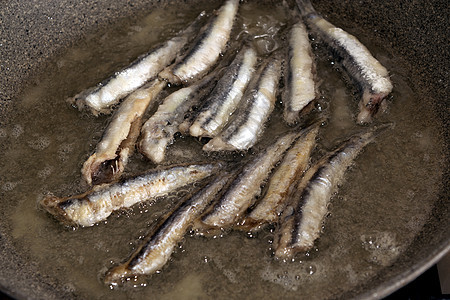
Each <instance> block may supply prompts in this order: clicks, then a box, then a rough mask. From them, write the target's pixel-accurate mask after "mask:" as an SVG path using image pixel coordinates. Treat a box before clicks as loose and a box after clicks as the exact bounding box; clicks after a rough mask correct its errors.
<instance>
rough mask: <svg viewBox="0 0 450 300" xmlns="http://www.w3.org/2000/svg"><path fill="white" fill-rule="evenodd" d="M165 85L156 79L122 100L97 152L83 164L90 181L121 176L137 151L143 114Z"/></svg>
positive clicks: (100, 181)
mask: <svg viewBox="0 0 450 300" xmlns="http://www.w3.org/2000/svg"><path fill="white" fill-rule="evenodd" d="M164 86H165V82H164V81H160V80H158V79H155V80H154V81H152V82H150V83H148V84H146V85H145V86H143V87H141V88H139V89H137V90H136V91H134V92H133V93H131V94H130V95H129V96H128V97H127V98H125V100H124V101H123V102H122V103H121V105H120V107H119V109H118V110H117V111H116V113H115V114H114V116H113V119H112V120H111V122H110V123H109V125H108V127H107V128H106V131H105V133H104V135H103V137H102V139H101V141H100V142H99V143H98V144H97V149H96V150H95V153H94V154H92V155H91V156H90V157H89V158H88V160H87V161H86V162H85V163H84V164H83V168H82V170H81V173H82V175H83V177H84V179H85V180H86V182H87V183H88V184H101V183H108V182H112V181H115V180H117V179H118V178H119V177H120V175H121V174H122V172H123V170H124V168H125V165H126V164H127V161H128V158H129V157H130V155H131V154H132V153H133V152H134V148H135V144H136V140H137V138H138V136H139V132H140V130H141V126H142V116H143V115H144V113H145V111H146V110H147V108H148V107H149V106H150V105H152V104H153V103H152V102H154V100H155V99H156V96H157V95H158V94H159V92H160V91H161V90H162V89H163V88H164Z"/></svg>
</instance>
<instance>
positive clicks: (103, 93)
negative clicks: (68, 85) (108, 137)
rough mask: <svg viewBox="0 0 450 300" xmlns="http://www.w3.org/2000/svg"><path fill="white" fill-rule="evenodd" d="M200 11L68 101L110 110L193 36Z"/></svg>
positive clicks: (197, 25)
mask: <svg viewBox="0 0 450 300" xmlns="http://www.w3.org/2000/svg"><path fill="white" fill-rule="evenodd" d="M204 15H205V13H204V12H202V13H201V14H200V15H199V16H198V17H197V19H196V20H195V21H194V22H193V23H192V24H191V25H190V26H189V27H187V28H186V29H185V30H184V31H182V32H181V33H180V34H179V35H177V36H175V37H173V38H172V39H170V40H168V41H166V42H165V43H163V44H161V45H159V46H157V47H156V48H154V49H153V50H151V51H150V52H148V53H147V54H144V55H142V56H140V57H139V58H138V59H137V60H135V61H134V62H132V63H131V64H130V65H129V66H128V67H126V68H125V69H123V70H122V71H120V72H117V73H116V74H115V75H113V76H111V77H110V78H108V79H106V80H105V81H104V82H102V83H101V84H99V85H97V86H95V87H92V88H89V89H87V90H86V91H83V92H81V93H79V94H77V95H75V96H74V97H73V98H69V99H68V101H69V102H72V103H74V104H75V105H76V106H77V107H78V108H79V109H82V108H85V107H86V108H88V109H90V111H91V112H92V113H93V114H94V115H98V114H100V113H104V114H108V113H110V112H111V106H112V105H114V104H116V103H118V102H119V100H120V99H122V98H123V97H125V96H126V95H128V94H129V93H131V92H132V91H134V90H135V89H137V88H139V87H140V86H142V85H143V84H144V83H146V82H147V81H149V80H151V79H152V78H154V77H155V76H156V75H157V74H158V72H160V71H161V70H162V69H163V68H164V67H166V66H167V65H169V64H170V63H171V62H172V61H173V60H174V59H175V58H176V56H177V54H179V52H180V50H181V49H182V48H183V47H184V46H185V45H186V44H187V43H188V42H189V41H191V40H193V38H194V37H195V35H196V33H197V32H198V30H199V29H200V27H201V25H202V22H201V20H202V19H203V16H204Z"/></svg>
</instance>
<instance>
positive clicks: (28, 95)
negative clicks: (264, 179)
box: [0, 1, 449, 299]
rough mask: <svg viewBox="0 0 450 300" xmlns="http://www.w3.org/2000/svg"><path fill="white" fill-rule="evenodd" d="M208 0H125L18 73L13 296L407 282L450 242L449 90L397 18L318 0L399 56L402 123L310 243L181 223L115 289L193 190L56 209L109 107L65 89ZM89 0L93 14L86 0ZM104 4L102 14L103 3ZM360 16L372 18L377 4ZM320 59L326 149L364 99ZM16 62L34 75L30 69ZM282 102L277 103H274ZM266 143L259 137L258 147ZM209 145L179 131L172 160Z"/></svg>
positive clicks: (8, 204) (386, 54) (254, 11)
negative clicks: (65, 211)
mask: <svg viewBox="0 0 450 300" xmlns="http://www.w3.org/2000/svg"><path fill="white" fill-rule="evenodd" d="M119 3H120V2H119ZM208 3H209V4H208V5H206V2H203V3H202V2H198V3H196V4H195V5H193V4H191V3H183V4H180V5H178V4H177V5H174V4H173V3H171V2H168V3H163V4H162V5H161V7H151V6H148V4H147V6H146V5H145V4H139V5H140V6H141V7H142V8H146V9H145V10H144V11H145V12H140V13H139V12H138V11H137V9H136V8H130V9H129V10H126V13H124V16H123V17H121V18H118V17H117V18H116V19H117V20H116V21H114V22H112V23H111V24H108V22H111V21H105V19H104V18H103V17H100V19H101V20H103V23H101V21H100V23H101V24H100V25H98V26H99V28H96V29H95V30H91V29H90V32H89V33H85V34H83V35H82V36H80V35H79V36H77V38H75V37H72V38H71V39H72V41H75V42H71V44H70V46H66V47H62V46H61V47H60V50H58V52H57V53H56V52H55V53H53V54H51V55H49V58H48V59H47V60H46V61H43V62H40V63H37V65H36V66H32V69H33V68H35V69H36V70H35V71H33V72H34V73H32V71H30V73H29V74H32V75H29V77H24V78H18V79H12V81H11V82H13V83H10V84H8V89H7V91H10V92H9V94H8V95H7V97H6V96H5V98H4V99H6V100H7V101H6V102H5V103H4V107H2V109H3V115H4V116H5V118H4V120H5V122H4V123H3V124H1V125H2V126H1V128H0V137H1V139H2V145H1V146H0V147H1V148H0V149H1V150H0V151H1V153H2V158H3V159H2V160H1V162H0V166H1V168H0V178H1V179H2V180H1V187H0V188H1V190H0V196H1V201H2V205H1V207H0V216H1V218H0V238H1V241H2V243H1V246H0V250H1V252H0V253H1V254H4V255H2V259H1V261H0V267H3V268H2V269H3V270H5V271H4V272H2V274H1V275H0V286H1V287H2V288H4V289H5V290H6V291H8V292H11V294H12V295H14V296H15V297H18V298H29V297H31V295H33V294H32V291H33V293H36V295H37V296H36V298H47V299H48V298H81V299H84V298H89V299H101V298H114V299H122V298H123V299H129V298H131V299H135V298H144V297H150V296H152V297H155V298H158V299H160V298H161V299H165V298H167V299H173V298H175V299H177V298H182V297H183V298H199V299H203V298H205V299H207V298H211V297H219V298H224V297H229V298H250V297H251V298H256V297H258V298H261V299H268V298H272V297H273V296H274V295H281V296H282V298H286V299H289V298H292V299H294V298H295V299H298V298H299V297H300V298H304V299H323V298H349V297H355V296H358V295H360V296H361V297H363V296H364V297H365V296H367V297H373V298H378V297H381V296H383V295H385V294H386V292H385V291H392V287H395V288H397V287H400V286H399V284H398V283H397V282H400V284H405V283H406V282H405V280H402V279H404V278H409V279H413V277H414V276H415V275H412V274H416V273H417V270H422V269H423V268H424V266H427V265H428V264H429V263H431V262H432V261H433V260H435V257H439V255H441V254H442V253H444V252H445V251H446V250H447V249H448V247H449V237H448V235H449V232H448V229H447V228H448V225H449V224H448V220H449V214H448V211H449V210H448V206H449V205H448V201H446V200H447V199H446V196H445V195H446V189H447V182H446V181H445V178H448V177H446V176H445V172H448V171H446V170H447V168H446V164H447V162H448V160H447V158H446V156H445V151H447V150H446V147H445V145H446V141H447V140H446V139H447V138H448V136H447V135H446V134H445V132H443V131H442V127H443V126H442V119H443V117H442V116H443V115H442V114H443V113H442V112H441V113H440V112H439V111H438V110H439V109H440V108H442V107H439V105H435V104H434V102H435V100H434V98H435V97H438V96H439V93H440V92H442V91H435V92H433V93H432V92H431V89H432V88H433V86H432V85H431V84H432V83H430V85H429V86H424V85H425V83H424V81H423V80H422V77H420V76H421V75H420V72H418V71H417V70H416V69H417V66H413V65H412V64H411V62H410V58H409V57H407V56H406V54H407V52H405V51H407V50H403V49H404V48H402V46H403V45H401V39H400V41H398V40H396V41H393V40H390V41H392V42H391V43H384V42H385V41H384V40H383V38H387V37H390V38H392V32H390V31H388V29H386V26H389V25H387V24H389V22H388V21H389V20H390V19H389V20H386V23H382V22H379V24H366V23H365V22H367V23H368V22H369V20H366V21H363V23H362V24H360V23H357V22H356V23H352V21H353V20H357V18H356V17H355V18H354V19H352V17H354V16H353V15H352V14H355V15H357V12H355V11H354V10H349V11H342V12H339V11H334V10H331V8H329V7H327V4H326V3H322V2H321V1H318V2H317V9H318V10H319V11H323V12H324V14H325V13H326V12H328V13H329V18H330V20H331V21H333V22H335V23H336V25H338V26H341V27H343V28H345V29H346V30H348V31H350V32H352V33H353V34H354V35H356V36H357V37H358V38H360V40H361V41H362V42H363V43H364V44H366V46H367V47H368V48H369V49H371V51H373V53H374V54H375V56H376V57H377V58H378V59H379V60H380V61H381V62H382V63H383V64H384V65H385V66H386V67H387V68H388V69H389V70H390V73H391V76H392V81H393V82H394V86H395V88H394V92H393V94H392V98H390V99H389V110H388V111H387V112H386V113H385V114H383V115H381V116H380V117H379V118H377V120H376V122H377V123H379V124H382V123H387V122H391V123H394V128H393V129H392V130H391V131H390V132H388V133H386V134H385V135H383V136H380V138H379V139H378V140H377V142H376V143H374V144H372V145H370V146H368V147H367V149H366V151H364V152H363V153H362V154H361V156H360V157H359V158H358V159H357V160H356V162H355V164H354V165H353V166H352V168H351V169H350V170H349V171H348V172H347V174H346V180H345V183H344V184H343V185H342V186H341V188H340V189H339V192H338V194H337V195H335V197H334V198H333V200H332V204H331V206H330V214H329V216H327V219H326V222H325V225H324V229H323V234H322V237H321V238H320V239H319V240H318V241H317V243H316V246H315V248H314V249H313V250H312V251H309V252H307V253H304V254H299V255H297V256H296V257H295V260H294V261H289V262H283V261H276V260H274V259H273V258H272V257H271V242H272V240H273V232H272V230H271V229H270V228H269V229H267V230H265V231H262V232H260V233H259V234H257V235H247V234H245V233H241V232H232V233H230V234H227V235H225V236H223V237H217V238H213V239H206V238H201V237H195V236H190V235H187V236H186V238H185V240H184V241H183V243H182V244H180V247H179V248H178V249H177V251H176V252H175V254H174V255H173V257H172V259H171V260H170V261H169V263H168V264H167V266H165V267H164V268H163V269H162V270H161V272H159V273H157V274H154V275H152V276H150V277H148V278H144V279H139V280H137V281H135V282H130V283H129V284H126V285H125V287H123V288H115V289H111V287H109V286H106V285H104V284H103V283H102V281H101V280H102V276H103V275H104V273H105V272H106V270H107V269H108V268H110V267H111V266H113V265H115V264H117V263H119V262H121V261H123V260H124V259H125V258H127V256H128V255H129V254H130V253H131V252H132V251H133V249H135V248H136V247H138V246H139V243H140V241H141V239H142V237H143V236H144V235H145V234H146V232H147V231H148V230H149V229H150V228H151V227H152V225H153V224H154V223H155V221H156V220H157V219H158V217H160V216H161V215H162V214H163V213H164V212H166V211H167V210H168V209H170V207H172V206H173V205H174V204H175V203H176V201H177V200H178V199H179V197H180V195H182V193H183V191H182V192H180V193H179V194H175V195H171V196H169V197H166V198H164V199H162V200H161V201H159V202H155V203H146V204H143V205H140V206H137V207H133V209H131V210H129V211H126V212H121V213H117V214H114V215H113V216H112V217H111V218H110V219H108V220H107V221H105V222H103V223H101V224H98V225H96V226H93V227H90V228H76V229H72V228H66V227H63V226H61V224H59V223H57V222H56V221H55V220H54V219H52V218H51V217H50V216H49V215H47V214H46V213H45V212H44V211H42V210H41V209H40V208H39V207H38V205H37V203H38V201H39V200H40V199H42V197H43V196H44V195H46V194H47V193H48V192H52V193H54V194H56V195H58V196H64V195H70V194H75V193H80V192H83V191H84V190H85V189H86V186H85V184H84V183H83V182H82V180H81V178H80V168H81V165H82V163H83V162H84V161H85V159H86V158H87V157H88V155H89V154H90V153H91V152H92V151H93V150H94V148H95V145H96V143H97V142H98V140H99V139H100V137H101V134H102V132H103V130H104V128H105V127H106V125H107V124H108V119H109V118H108V117H107V116H101V117H99V118H95V117H93V116H90V115H88V114H83V113H80V112H78V111H77V110H76V109H75V108H73V107H71V106H70V105H69V104H67V103H66V102H65V101H64V100H65V99H66V98H67V97H68V96H72V95H73V94H75V93H76V92H78V91H80V90H82V89H83V88H85V87H87V86H92V85H93V84H95V83H97V82H99V81H101V80H102V79H104V78H105V76H107V75H106V74H111V73H113V72H114V71H116V70H118V69H120V68H121V67H123V66H126V65H127V64H128V63H129V62H131V61H132V60H133V59H134V58H136V57H137V56H138V55H139V54H141V53H144V52H146V51H147V49H148V48H149V47H151V46H153V45H155V44H157V43H158V42H160V41H164V40H166V39H167V38H168V37H170V36H173V35H174V34H175V33H176V32H177V31H178V30H180V29H182V28H183V27H184V26H185V25H186V24H187V23H188V22H189V20H192V19H193V18H194V17H195V15H197V14H198V13H199V12H200V11H202V10H204V9H206V10H211V8H215V7H217V3H213V4H211V3H210V2H208ZM11 5H12V4H11ZM117 5H120V4H117ZM122 5H125V3H122ZM136 5H137V6H138V4H136ZM353 5H355V4H354V3H353ZM368 5H369V4H368ZM345 7H347V8H349V7H352V4H351V3H346V4H345V5H344V8H345ZM372 7H376V5H375V4H372ZM83 9H87V11H86V12H85V13H87V15H86V16H89V9H88V7H87V6H86V7H84V6H82V10H83ZM240 9H241V12H240V18H241V20H242V22H246V23H248V24H250V26H249V30H254V31H255V32H257V33H260V32H262V31H270V30H272V32H274V31H273V30H274V29H276V26H275V27H273V26H272V27H271V26H266V25H258V24H278V26H279V24H281V23H283V20H284V19H285V18H286V12H285V10H284V8H283V7H282V5H281V4H277V3H270V2H268V3H266V4H265V5H263V6H259V5H256V4H255V3H251V2H248V3H247V2H244V3H242V4H241V8H240ZM339 9H343V8H339ZM361 9H362V10H364V9H367V8H361ZM385 9H388V8H385ZM100 11H101V12H102V14H104V15H107V12H106V10H100ZM90 13H91V14H93V12H90ZM365 16H367V18H369V19H370V18H372V17H373V18H375V16H376V13H374V12H373V14H372V15H371V14H366V15H365ZM50 17H51V16H50ZM380 20H383V19H382V18H380ZM88 22H90V21H88ZM353 22H355V21H353ZM396 22H397V21H396ZM394 24H398V23H394ZM106 25H108V26H106ZM91 26H92V28H95V26H96V25H94V24H91ZM374 28H375V29H377V30H379V31H382V30H384V31H385V32H384V36H385V37H383V34H380V33H378V32H376V33H374ZM86 31H88V30H87V29H86ZM275 33H276V31H275ZM265 42H267V43H269V42H270V41H265ZM37 47H39V46H37ZM317 47H318V48H320V45H317ZM33 51H34V50H31V52H30V53H32V52H33ZM321 51H322V52H321ZM44 52H45V51H44ZM5 57H6V56H5ZM20 57H22V58H23V55H22V56H20V55H19V59H20ZM23 59H25V58H23ZM28 59H29V58H28ZM317 60H318V73H319V74H321V75H322V76H323V79H324V80H326V82H327V84H323V85H322V86H321V88H322V91H321V92H322V96H323V99H322V100H321V102H320V105H321V106H322V108H323V109H328V110H329V111H330V112H331V114H332V116H331V120H330V122H329V124H327V125H326V127H325V130H324V131H323V133H322V134H321V136H320V147H321V151H323V152H325V151H327V150H330V149H332V148H333V147H334V146H335V145H336V143H337V142H338V141H339V140H342V139H343V138H345V137H346V136H347V135H348V134H349V133H354V132H358V131H360V130H361V128H360V127H358V126H356V125H354V122H353V118H354V113H355V111H356V107H357V102H356V101H349V99H351V100H353V98H352V92H354V90H352V89H351V88H349V86H348V85H346V84H345V83H344V82H343V81H342V75H341V74H340V73H339V72H338V71H336V70H333V66H332V59H331V60H330V58H329V57H328V56H327V55H326V52H325V51H323V50H320V49H318V56H317ZM435 71H436V74H439V70H435ZM21 72H24V73H23V74H27V73H26V71H24V70H23V68H22V69H19V70H18V73H19V74H21ZM424 72H429V70H428V69H426V70H425V71H424ZM24 76H25V75H24ZM2 80H5V79H2ZM429 81H431V79H429ZM19 82H20V83H21V85H19ZM433 84H435V86H434V87H437V86H438V85H439V83H436V82H434V83H433ZM8 98H10V99H11V100H8ZM276 110H277V111H278V115H280V113H279V111H280V107H277V108H276ZM333 113H334V115H333ZM444 114H445V113H444ZM444 117H445V115H444ZM346 118H347V119H346ZM279 123H281V122H280V118H279V117H277V115H275V116H274V117H273V118H272V119H271V121H270V124H269V125H268V129H267V136H269V137H272V138H273V139H274V138H275V137H276V136H277V134H278V133H279V132H280V131H282V130H283V127H282V126H281V125H279ZM266 145H267V144H264V142H263V143H261V144H260V145H257V146H256V147H255V150H254V151H255V152H256V153H257V152H258V151H260V150H261V149H263V148H264V147H265V146H266ZM200 149H201V145H200V144H199V143H196V142H195V141H193V140H191V139H188V138H184V139H183V138H180V139H178V140H177V142H176V144H175V145H174V146H173V147H171V148H170V152H169V159H168V161H167V164H172V163H179V162H182V161H189V160H193V159H195V158H196V156H197V154H198V153H199V151H200ZM203 159H204V160H208V159H209V158H208V157H204V158H203ZM225 159H227V158H226V157H225ZM151 167H153V165H151V164H150V163H149V162H147V161H145V160H144V159H143V158H142V157H140V156H139V155H137V156H135V157H134V158H133V159H132V161H131V162H130V165H129V170H132V171H130V174H132V173H134V172H137V173H139V172H143V171H145V170H146V169H148V168H151ZM447 175H448V174H447ZM184 192H187V191H184ZM432 246H434V247H433V248H432ZM422 271H423V270H422ZM417 275H418V274H417ZM212 278H213V280H211V279H212ZM386 281H387V282H388V283H386ZM368 282H372V284H368Z"/></svg>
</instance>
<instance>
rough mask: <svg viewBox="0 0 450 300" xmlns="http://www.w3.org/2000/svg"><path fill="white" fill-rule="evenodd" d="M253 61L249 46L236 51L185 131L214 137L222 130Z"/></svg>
mask: <svg viewBox="0 0 450 300" xmlns="http://www.w3.org/2000/svg"><path fill="white" fill-rule="evenodd" d="M256 61H257V54H256V51H255V50H254V49H253V48H251V47H245V48H244V49H242V50H241V51H240V52H239V54H238V55H237V56H236V58H235V59H234V61H233V62H232V64H231V65H230V67H229V68H228V69H227V71H226V72H225V73H224V75H223V76H222V78H221V79H220V80H219V82H218V83H217V85H216V87H215V88H214V90H213V91H212V92H211V94H210V95H209V96H208V98H207V100H206V101H205V104H204V105H203V107H202V108H201V109H200V112H199V114H198V116H197V118H196V119H195V121H194V122H193V124H192V126H191V127H190V130H189V132H190V134H191V135H192V136H196V137H198V136H201V137H214V136H215V135H216V134H217V133H218V132H220V131H221V130H222V129H223V127H224V126H225V125H226V124H227V122H228V120H229V118H230V115H231V114H232V113H233V112H234V111H235V109H236V107H237V106H238V104H239V102H240V101H241V99H242V96H243V94H244V91H245V89H246V87H247V85H248V83H249V82H250V79H251V77H252V75H253V73H254V71H255V70H254V67H255V65H256Z"/></svg>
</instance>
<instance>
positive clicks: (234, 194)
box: [201, 132, 299, 228]
mask: <svg viewBox="0 0 450 300" xmlns="http://www.w3.org/2000/svg"><path fill="white" fill-rule="evenodd" d="M298 135H299V133H298V132H291V133H288V134H286V135H284V136H283V137H281V138H279V139H278V140H277V141H276V142H275V143H274V144H273V145H271V146H270V147H268V148H267V149H266V150H265V151H264V152H262V153H261V154H260V155H258V156H257V157H255V158H254V159H253V160H252V161H251V162H250V163H249V164H248V165H247V166H245V167H244V169H243V171H242V172H241V173H240V174H239V175H238V177H237V178H236V179H234V180H233V182H232V183H231V186H230V188H229V189H228V190H227V191H226V193H225V194H224V195H223V196H222V197H221V199H220V200H219V202H218V203H217V204H216V205H215V206H214V208H213V209H212V210H211V211H210V212H209V213H207V214H206V215H205V216H204V217H203V218H202V221H201V223H202V224H203V225H205V227H220V228H227V227H230V226H234V225H236V222H237V221H238V220H239V219H240V218H241V216H242V214H243V213H244V212H245V211H246V210H247V208H249V207H250V206H251V205H252V204H253V203H254V202H255V200H256V197H258V196H259V195H260V194H261V189H262V188H261V186H262V185H263V184H264V183H265V182H266V180H267V178H268V177H269V176H270V173H271V171H272V169H273V168H274V167H275V165H276V164H277V163H278V162H279V161H280V160H281V158H282V156H283V154H284V153H285V152H286V150H287V149H288V148H289V147H290V146H291V145H292V143H293V141H294V140H295V139H296V137H298Z"/></svg>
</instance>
